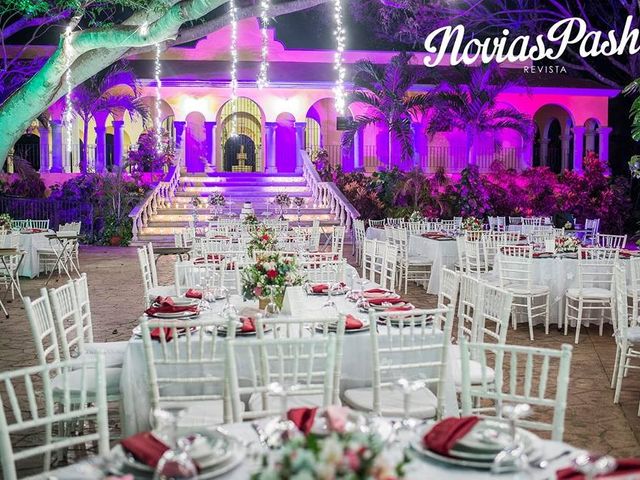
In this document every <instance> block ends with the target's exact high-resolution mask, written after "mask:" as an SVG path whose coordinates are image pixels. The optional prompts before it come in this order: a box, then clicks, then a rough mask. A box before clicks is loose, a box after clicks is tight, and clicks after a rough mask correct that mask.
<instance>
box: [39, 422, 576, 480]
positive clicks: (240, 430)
mask: <svg viewBox="0 0 640 480" xmlns="http://www.w3.org/2000/svg"><path fill="white" fill-rule="evenodd" d="M224 429H225V430H226V431H227V432H228V433H229V434H230V435H233V436H234V437H236V438H238V439H240V440H241V441H243V442H245V443H246V444H250V443H256V442H258V436H257V434H256V433H255V432H254V430H253V429H252V428H251V425H249V424H247V423H236V424H232V425H225V426H224ZM406 442H407V440H403V441H401V442H399V443H396V444H393V445H391V446H390V447H387V448H386V449H385V451H384V456H385V458H387V459H388V460H389V462H390V463H396V462H397V461H399V460H400V459H401V456H402V454H403V450H404V448H405V447H406V444H407V443H406ZM541 447H542V450H543V451H544V454H543V455H544V457H545V458H552V457H554V456H556V455H559V454H560V453H562V452H564V451H566V450H574V449H573V448H572V447H571V446H569V445H567V444H566V443H561V442H552V441H548V440H544V441H542V444H541ZM576 454H577V451H575V452H573V455H576ZM272 455H278V452H277V451H275V452H273V453H272ZM412 456H413V461H412V462H411V463H409V465H408V466H407V467H406V472H405V477H404V478H406V479H408V480H424V479H434V480H442V479H447V480H491V479H493V480H495V479H501V480H509V479H511V478H513V476H512V475H510V474H504V475H499V476H496V475H491V474H490V473H489V472H486V471H479V470H473V469H468V468H459V467H453V466H447V465H445V464H442V463H439V462H437V461H435V460H430V459H425V458H423V457H420V456H417V455H416V454H412ZM570 458H571V456H564V457H562V458H561V459H559V460H556V461H554V462H552V463H551V464H550V465H549V467H547V469H546V470H542V469H535V468H532V469H530V472H531V475H532V480H548V479H549V478H555V471H556V470H558V469H559V468H562V467H566V466H568V465H570V464H571V460H570ZM258 468H259V467H258V466H256V464H255V463H254V462H252V461H250V460H249V459H248V458H247V459H245V460H244V461H243V462H242V463H241V464H240V465H239V466H238V467H237V468H236V469H234V470H232V471H231V472H228V473H226V474H225V475H223V476H221V477H218V478H225V479H228V480H246V479H247V478H250V477H251V475H252V474H253V473H255V472H256V470H257V469H258ZM53 476H55V478H56V479H58V480H101V479H102V478H103V475H102V473H101V472H100V471H99V470H98V469H97V468H94V467H93V466H92V462H91V461H85V462H81V463H78V464H75V465H72V466H70V467H65V468H61V469H59V470H55V471H53V472H49V473H48V474H43V475H40V476H38V477H36V479H37V480H48V479H50V478H53ZM136 478H140V479H143V478H144V479H146V478H149V479H150V478H151V475H149V476H148V477H145V476H139V472H136Z"/></svg>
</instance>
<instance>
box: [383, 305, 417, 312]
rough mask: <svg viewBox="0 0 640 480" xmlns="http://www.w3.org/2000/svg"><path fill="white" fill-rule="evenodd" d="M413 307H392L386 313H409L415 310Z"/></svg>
mask: <svg viewBox="0 0 640 480" xmlns="http://www.w3.org/2000/svg"><path fill="white" fill-rule="evenodd" d="M413 308H414V307H413V305H402V306H401V307H390V308H387V309H386V310H385V312H408V311H411V310H413Z"/></svg>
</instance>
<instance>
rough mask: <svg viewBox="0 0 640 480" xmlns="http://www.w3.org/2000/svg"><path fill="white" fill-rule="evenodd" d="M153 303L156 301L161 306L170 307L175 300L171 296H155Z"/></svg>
mask: <svg viewBox="0 0 640 480" xmlns="http://www.w3.org/2000/svg"><path fill="white" fill-rule="evenodd" d="M155 303H157V304H158V305H160V306H161V307H172V306H174V305H175V302H174V301H173V298H171V297H162V296H158V297H156V300H155Z"/></svg>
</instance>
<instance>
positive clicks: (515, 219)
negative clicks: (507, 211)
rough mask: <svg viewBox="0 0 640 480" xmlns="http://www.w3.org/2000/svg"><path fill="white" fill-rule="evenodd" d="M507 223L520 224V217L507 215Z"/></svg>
mask: <svg viewBox="0 0 640 480" xmlns="http://www.w3.org/2000/svg"><path fill="white" fill-rule="evenodd" d="M509 225H522V217H509Z"/></svg>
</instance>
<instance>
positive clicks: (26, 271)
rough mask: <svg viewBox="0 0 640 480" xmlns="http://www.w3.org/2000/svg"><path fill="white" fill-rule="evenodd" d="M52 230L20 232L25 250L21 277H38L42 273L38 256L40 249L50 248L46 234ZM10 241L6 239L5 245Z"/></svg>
mask: <svg viewBox="0 0 640 480" xmlns="http://www.w3.org/2000/svg"><path fill="white" fill-rule="evenodd" d="M49 233H50V232H42V233H20V234H19V235H20V249H21V250H24V251H25V255H24V258H23V259H22V265H20V270H19V271H18V273H19V275H20V276H21V277H29V278H33V277H37V276H38V275H39V274H40V258H39V257H38V249H41V248H49V239H48V238H46V235H49ZM8 241H9V239H8V238H6V239H5V245H3V246H6V243H7V242H8Z"/></svg>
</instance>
